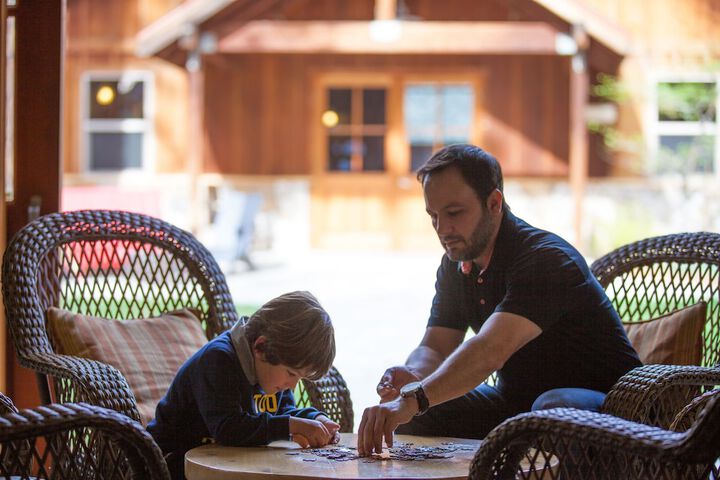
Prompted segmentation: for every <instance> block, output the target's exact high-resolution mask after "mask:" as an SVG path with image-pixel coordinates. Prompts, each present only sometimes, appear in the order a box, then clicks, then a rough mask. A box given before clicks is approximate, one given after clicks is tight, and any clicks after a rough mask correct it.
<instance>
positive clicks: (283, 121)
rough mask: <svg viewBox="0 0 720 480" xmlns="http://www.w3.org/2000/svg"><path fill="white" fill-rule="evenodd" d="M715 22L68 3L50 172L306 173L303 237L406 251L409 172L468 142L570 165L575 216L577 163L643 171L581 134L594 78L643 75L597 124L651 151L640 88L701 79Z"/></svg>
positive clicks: (350, 5) (324, 5) (532, 171)
mask: <svg viewBox="0 0 720 480" xmlns="http://www.w3.org/2000/svg"><path fill="white" fill-rule="evenodd" d="M718 24H720V7H718V4H717V2H713V1H712V0H638V1H633V2H627V1H623V0H445V1H442V2H438V1H432V0H351V1H341V0H186V1H185V2H181V1H180V0H112V1H107V2H103V4H102V5H99V4H98V2H93V1H91V0H70V1H69V4H68V34H69V40H68V56H67V75H66V103H65V106H66V109H65V114H64V115H65V116H64V118H65V125H66V131H65V136H64V156H65V172H66V174H71V175H76V176H77V175H79V176H80V177H81V178H83V179H84V181H89V182H112V181H113V178H115V177H114V175H116V174H117V172H119V171H122V170H126V169H130V170H133V169H135V170H139V171H142V172H146V173H148V174H150V175H149V178H152V177H153V175H158V174H164V173H168V174H171V173H173V172H187V173H188V174H189V175H190V178H191V182H190V184H189V185H190V187H189V193H188V194H189V195H191V196H194V197H195V198H196V197H197V195H199V193H198V190H199V189H201V188H202V186H203V185H206V183H207V182H202V181H201V180H202V179H203V178H207V177H208V176H213V175H214V176H213V178H221V179H223V181H229V182H231V183H232V182H236V183H238V182H239V183H243V184H247V182H248V181H250V182H251V183H252V181H253V179H254V181H256V182H259V183H263V182H265V183H267V182H272V181H273V179H278V178H287V177H293V178H296V177H299V178H306V179H307V180H308V182H309V185H310V192H311V199H312V216H311V225H312V227H311V236H312V244H313V245H315V246H321V247H322V246H336V245H349V244H352V245H355V246H357V245H366V246H368V245H369V246H375V247H383V248H408V247H410V248H411V247H416V246H421V245H425V244H427V242H428V241H434V240H433V239H432V238H431V237H432V236H431V235H428V228H429V227H428V222H427V220H426V218H425V216H424V213H423V211H424V208H423V206H422V198H421V192H420V189H419V187H418V185H417V182H416V180H415V179H414V175H413V170H414V169H415V168H416V167H417V166H418V165H419V164H420V163H421V162H422V161H423V160H424V159H425V158H427V156H428V155H429V154H430V152H432V151H433V150H435V149H437V148H439V147H441V146H443V145H446V144H450V143H458V142H470V143H475V144H478V145H481V146H483V147H484V148H486V149H487V150H488V151H490V152H492V153H493V154H494V155H496V156H497V157H498V158H499V159H500V161H501V163H502V166H503V169H504V172H505V175H506V177H509V178H526V177H531V178H552V179H565V178H567V179H568V180H569V181H570V183H571V185H572V188H573V191H574V194H575V200H576V205H577V207H576V224H577V225H578V226H579V225H580V221H579V219H580V215H581V212H582V203H581V201H582V193H583V189H584V185H585V182H586V180H587V178H588V177H605V176H608V175H626V174H629V173H632V174H637V171H638V170H637V169H635V170H633V169H632V168H629V167H627V165H628V164H629V163H628V161H624V157H623V156H625V157H627V156H632V155H635V156H637V152H632V153H628V152H622V151H619V152H614V153H612V154H610V153H609V152H608V151H607V149H606V148H605V147H604V146H603V142H602V138H601V137H600V136H599V135H594V134H590V133H589V131H588V128H587V123H586V115H587V112H588V111H590V112H593V111H595V106H594V104H596V103H601V102H605V99H601V98H597V97H595V96H593V94H592V92H593V87H594V86H596V85H597V84H598V81H599V80H598V79H599V78H600V75H601V74H604V75H607V76H610V78H616V77H619V78H621V79H622V78H623V77H625V78H626V79H627V80H629V82H630V84H631V85H634V86H635V87H636V88H637V87H640V91H639V93H637V92H636V93H634V94H631V98H630V100H629V101H627V102H625V103H623V105H621V106H620V112H619V119H618V120H615V119H613V118H610V119H609V120H606V122H611V123H613V126H614V128H617V129H619V131H620V132H621V133H624V134H626V135H628V136H631V135H634V134H640V135H644V136H645V137H646V140H647V144H646V145H643V155H641V157H642V158H643V159H647V158H649V157H648V156H646V155H644V153H645V152H650V153H652V151H653V145H655V144H657V142H659V141H661V140H662V138H663V137H662V131H663V130H662V128H663V127H664V126H663V125H661V122H658V121H657V117H656V118H655V119H653V118H652V114H651V113H647V112H648V108H652V104H653V101H654V100H652V99H650V98H647V97H648V95H646V93H644V92H643V91H642V90H643V89H644V90H645V91H647V92H652V91H653V90H652V86H653V85H652V84H653V82H655V83H657V82H660V81H663V80H662V78H663V77H662V74H665V73H667V74H668V75H670V76H669V77H667V78H668V79H670V80H667V81H672V82H678V81H679V82H683V81H686V80H687V81H701V82H707V83H709V84H715V85H716V84H717V74H710V73H708V72H707V68H708V66H709V65H712V62H713V61H717V59H718V57H720V51H719V50H720V49H719V48H718V45H720V29H718V28H717V27H716V25H718ZM138 32H139V33H138ZM661 72H664V73H662V74H661ZM103 87H105V88H103ZM108 87H109V88H108ZM645 87H647V88H645ZM113 92H114V93H113ZM103 94H105V95H118V97H117V100H115V101H114V102H112V101H111V102H110V103H108V104H106V105H102V104H101V103H102V102H103V101H108V98H109V97H102V95H103ZM650 96H652V95H650ZM103 98H105V100H103ZM118 105H120V107H119V108H117V106H118ZM133 109H134V110H133ZM610 113H611V117H612V113H613V110H612V108H611V109H610ZM716 125H717V122H715V121H714V120H713V122H712V128H714V132H717V126H716ZM680 127H681V128H680V129H679V131H681V136H682V135H685V136H687V135H688V133H687V129H686V128H685V129H683V128H684V127H687V125H680ZM704 128H707V125H706V126H705V127H704ZM682 132H684V133H682ZM670 133H672V132H670ZM673 135H675V134H673ZM714 135H715V137H714V138H715V139H716V140H717V137H718V135H717V134H716V133H714ZM648 136H651V137H653V138H651V139H648V138H647V137H648ZM670 136H672V135H670ZM667 138H670V137H667ZM653 142H655V143H653ZM670 143H671V144H672V140H671V141H670ZM676 143H677V142H676ZM716 145H717V141H716ZM718 150H720V149H719V148H717V146H716V147H715V151H714V153H712V155H714V158H715V160H714V162H715V163H714V164H715V167H714V171H715V172H717V171H718V170H720V169H719V168H717V165H718V164H720V162H718V161H717V158H718ZM107 152H115V153H113V154H109V155H108V153H107ZM608 159H610V160H612V161H608ZM625 160H626V159H625ZM643 161H644V160H643ZM249 179H250V180H249Z"/></svg>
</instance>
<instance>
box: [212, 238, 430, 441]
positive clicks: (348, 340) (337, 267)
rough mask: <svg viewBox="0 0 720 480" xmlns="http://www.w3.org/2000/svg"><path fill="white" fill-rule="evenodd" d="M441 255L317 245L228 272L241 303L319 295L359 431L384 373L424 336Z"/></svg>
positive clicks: (259, 259)
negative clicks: (305, 293) (296, 293)
mask: <svg viewBox="0 0 720 480" xmlns="http://www.w3.org/2000/svg"><path fill="white" fill-rule="evenodd" d="M441 255H442V252H441V251H440V249H439V247H438V251H437V252H435V253H433V252H430V253H422V254H409V253H397V252H329V251H312V250H311V251H308V252H303V254H302V255H298V256H297V257H296V258H294V259H292V260H290V261H286V262H283V263H274V262H273V260H272V259H271V258H263V256H262V255H261V254H260V253H258V254H256V255H255V256H254V257H253V260H254V261H255V263H256V264H257V267H258V268H257V269H256V270H254V271H247V270H246V271H237V272H236V273H231V274H228V284H229V287H230V291H231V293H232V295H233V299H234V301H235V303H237V304H247V305H258V306H259V305H261V304H263V303H264V302H265V301H267V300H269V299H271V298H273V297H275V296H277V295H280V294H282V293H285V292H289V291H293V290H309V291H310V292H312V293H313V294H314V295H315V296H316V297H317V298H318V299H319V300H320V302H321V303H322V305H323V306H324V307H325V309H326V310H327V312H328V313H329V314H330V316H331V318H332V320H333V324H334V327H335V339H336V340H335V341H336V344H337V355H336V358H335V366H336V367H337V368H338V370H339V371H340V373H342V375H343V377H344V378H345V380H346V382H347V384H348V388H349V389H350V392H351V395H352V400H353V407H354V413H355V428H356V429H357V426H358V425H359V423H360V417H361V416H362V412H363V409H364V408H365V407H367V406H370V405H373V404H376V403H377V401H378V397H377V394H376V393H375V386H376V384H377V382H378V380H379V379H380V376H381V375H382V373H383V372H384V371H385V369H386V368H388V367H390V366H393V365H397V364H402V363H404V362H405V359H406V358H407V355H408V354H409V353H410V351H411V350H412V349H413V348H415V346H417V344H418V343H419V342H420V339H421V338H422V334H423V332H424V330H425V325H426V322H427V317H428V314H429V309H430V304H431V301H432V296H433V293H434V286H435V272H436V270H437V267H438V265H439V262H440V258H441ZM238 270H240V269H238ZM226 271H227V270H226Z"/></svg>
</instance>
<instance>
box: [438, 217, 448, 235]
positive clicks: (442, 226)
mask: <svg viewBox="0 0 720 480" xmlns="http://www.w3.org/2000/svg"><path fill="white" fill-rule="evenodd" d="M451 230H452V228H451V227H450V223H449V222H447V221H446V220H442V221H441V220H440V219H439V218H438V219H437V220H435V232H437V234H438V235H440V236H442V235H445V234H448V233H450V232H451Z"/></svg>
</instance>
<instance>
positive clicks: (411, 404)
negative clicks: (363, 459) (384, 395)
mask: <svg viewBox="0 0 720 480" xmlns="http://www.w3.org/2000/svg"><path fill="white" fill-rule="evenodd" d="M417 408H418V407H417V402H416V401H415V400H413V399H410V400H408V399H405V398H399V399H397V400H393V401H391V402H387V403H383V404H380V405H375V406H374V407H370V408H366V409H365V411H364V412H363V416H362V421H361V422H360V428H358V444H357V448H358V454H359V455H360V456H367V455H371V454H372V453H373V452H375V453H382V440H383V437H384V438H385V443H387V445H388V447H392V444H393V431H394V430H395V428H397V426H398V425H400V424H403V423H407V422H409V421H410V420H411V419H412V417H413V415H415V414H416V413H417Z"/></svg>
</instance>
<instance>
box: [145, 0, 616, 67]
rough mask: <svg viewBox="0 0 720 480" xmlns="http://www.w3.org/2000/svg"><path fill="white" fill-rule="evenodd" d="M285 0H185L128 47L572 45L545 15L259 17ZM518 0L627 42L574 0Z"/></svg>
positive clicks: (524, 50) (477, 48)
mask: <svg viewBox="0 0 720 480" xmlns="http://www.w3.org/2000/svg"><path fill="white" fill-rule="evenodd" d="M289 1H293V0H186V2H185V3H183V4H181V5H180V6H178V7H177V8H175V9H173V10H171V11H170V12H168V13H167V14H166V15H165V16H163V17H161V18H160V19H158V20H157V21H156V22H154V23H152V24H151V25H149V26H148V27H146V28H145V29H143V30H142V31H141V32H139V33H138V35H137V37H136V40H137V42H136V45H137V47H136V53H137V54H138V55H139V56H141V57H148V56H152V55H157V56H160V57H162V58H165V59H167V60H170V61H172V62H175V63H182V62H184V60H185V57H186V54H187V51H188V50H189V49H192V48H195V46H196V45H198V43H197V42H198V41H199V39H198V37H197V35H198V34H199V33H202V32H204V31H209V32H212V33H214V34H215V35H216V37H217V50H212V51H213V52H219V53H223V52H225V53H250V52H253V53H259V52H267V53H348V54H382V53H387V54H420V53H427V54H550V55H557V54H568V53H569V54H572V53H573V52H572V51H570V52H568V48H569V49H570V50H572V48H573V41H572V40H571V41H569V42H568V41H567V40H568V35H567V33H568V32H569V30H568V32H563V31H562V29H558V24H555V25H551V24H549V23H545V22H512V21H501V22H485V21H472V22H462V21H403V20H400V19H397V20H395V19H392V17H391V16H390V20H388V19H387V18H388V15H387V12H385V13H386V15H384V16H383V15H380V16H378V11H383V9H379V10H377V9H376V15H375V16H376V19H382V20H375V21H344V20H342V19H338V20H330V21H328V20H322V21H321V20H316V21H312V20H310V21H286V20H268V19H267V18H268V15H269V14H270V12H273V11H277V8H279V7H280V6H282V5H283V4H285V2H289ZM376 1H377V2H379V4H378V5H380V6H383V5H384V6H386V7H387V5H385V4H393V5H394V0H376ZM526 2H527V4H528V6H533V8H532V9H531V10H533V11H535V12H536V14H537V15H539V16H543V15H541V14H540V12H542V11H544V12H546V13H550V14H551V15H552V16H554V17H555V18H557V19H559V20H560V24H559V25H560V27H561V26H562V24H563V23H566V24H568V25H569V26H573V25H579V26H582V28H583V29H584V30H585V31H586V32H587V33H588V35H589V37H591V38H592V39H594V40H595V41H597V42H598V43H600V44H602V45H604V46H605V47H606V48H607V49H608V53H609V52H610V51H611V52H613V54H614V55H619V56H622V55H624V54H625V53H627V51H628V49H629V43H630V41H629V35H628V34H627V32H626V31H625V30H623V29H622V28H621V27H619V26H618V25H616V24H615V23H613V22H611V21H609V20H608V19H606V18H605V17H603V16H602V15H599V14H598V13H597V12H595V11H593V10H591V9H590V8H588V7H587V6H586V5H584V4H582V2H581V1H579V0H526ZM554 23H556V22H554ZM558 42H560V43H559V45H560V47H561V49H560V50H558ZM563 46H564V47H563ZM213 48H215V47H214V46H213ZM203 53H209V52H203ZM592 56H594V54H593V55H591V57H592ZM591 61H593V60H592V59H591Z"/></svg>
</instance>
